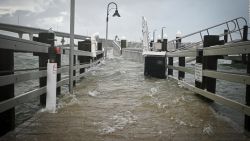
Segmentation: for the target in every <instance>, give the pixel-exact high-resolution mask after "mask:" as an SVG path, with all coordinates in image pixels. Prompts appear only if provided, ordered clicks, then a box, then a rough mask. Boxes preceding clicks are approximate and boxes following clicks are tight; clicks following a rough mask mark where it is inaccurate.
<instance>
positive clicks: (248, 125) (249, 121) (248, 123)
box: [243, 26, 250, 131]
mask: <svg viewBox="0 0 250 141" xmlns="http://www.w3.org/2000/svg"><path fill="white" fill-rule="evenodd" d="M243 31H244V32H243V40H244V41H247V40H248V39H247V35H248V26H244V30H243ZM246 62H247V74H248V75H250V54H247V61H246ZM246 105H247V106H250V85H246ZM244 126H245V129H246V130H247V131H250V116H248V115H245V125H244Z"/></svg>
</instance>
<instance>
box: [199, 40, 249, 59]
mask: <svg viewBox="0 0 250 141" xmlns="http://www.w3.org/2000/svg"><path fill="white" fill-rule="evenodd" d="M247 53H250V41H246V42H239V43H232V44H228V45H216V46H212V47H209V48H204V49H203V55H204V56H214V55H232V54H247Z"/></svg>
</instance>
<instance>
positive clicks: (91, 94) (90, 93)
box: [88, 90, 100, 97]
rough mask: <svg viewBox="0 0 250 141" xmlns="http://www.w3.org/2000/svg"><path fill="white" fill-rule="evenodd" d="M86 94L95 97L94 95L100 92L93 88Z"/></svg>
mask: <svg viewBox="0 0 250 141" xmlns="http://www.w3.org/2000/svg"><path fill="white" fill-rule="evenodd" d="M88 95H89V96H92V97H96V96H98V95H100V92H98V91H96V90H94V91H89V92H88Z"/></svg>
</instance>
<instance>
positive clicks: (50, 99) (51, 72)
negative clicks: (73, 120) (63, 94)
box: [46, 62, 57, 113]
mask: <svg viewBox="0 0 250 141" xmlns="http://www.w3.org/2000/svg"><path fill="white" fill-rule="evenodd" d="M56 77H57V63H50V62H48V63H47V96H46V110H47V111H49V112H52V113H54V112H55V111H56Z"/></svg>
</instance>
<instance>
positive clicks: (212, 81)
mask: <svg viewBox="0 0 250 141" xmlns="http://www.w3.org/2000/svg"><path fill="white" fill-rule="evenodd" d="M218 44H221V41H220V39H219V36H218V35H205V36H204V43H203V47H204V48H207V47H210V46H214V45H218ZM217 62H218V56H204V57H203V67H204V69H207V70H214V71H216V70H217ZM204 80H205V81H204V82H205V88H206V89H207V91H209V92H211V93H215V91H216V78H211V77H204ZM211 102H212V101H211Z"/></svg>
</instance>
